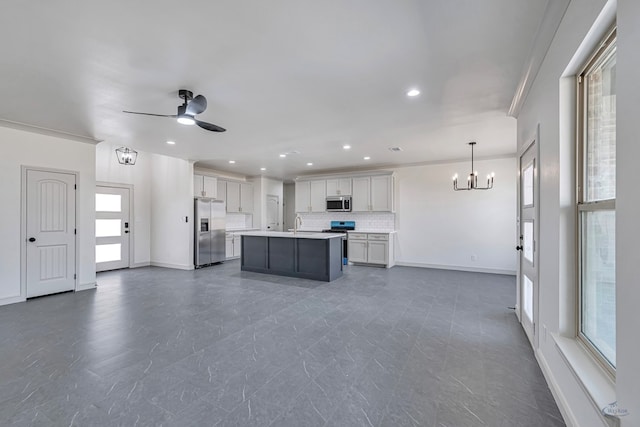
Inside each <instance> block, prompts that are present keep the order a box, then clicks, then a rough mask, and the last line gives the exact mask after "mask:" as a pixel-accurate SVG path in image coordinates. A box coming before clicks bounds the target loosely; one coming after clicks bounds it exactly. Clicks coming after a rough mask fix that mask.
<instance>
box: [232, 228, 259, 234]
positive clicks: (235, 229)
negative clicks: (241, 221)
mask: <svg viewBox="0 0 640 427" xmlns="http://www.w3.org/2000/svg"><path fill="white" fill-rule="evenodd" d="M255 230H260V229H259V228H257V227H255V228H227V229H226V231H228V232H229V233H235V232H237V231H255Z"/></svg>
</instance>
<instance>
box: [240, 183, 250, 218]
mask: <svg viewBox="0 0 640 427" xmlns="http://www.w3.org/2000/svg"><path fill="white" fill-rule="evenodd" d="M240 212H243V213H252V212H253V185H252V184H240Z"/></svg>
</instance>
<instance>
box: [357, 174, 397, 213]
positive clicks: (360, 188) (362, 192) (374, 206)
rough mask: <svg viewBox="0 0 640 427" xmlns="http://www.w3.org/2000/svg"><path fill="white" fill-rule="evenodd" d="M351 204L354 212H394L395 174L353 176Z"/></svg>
mask: <svg viewBox="0 0 640 427" xmlns="http://www.w3.org/2000/svg"><path fill="white" fill-rule="evenodd" d="M351 205H352V206H353V211H354V212H393V176H392V175H375V176H362V177H357V178H353V194H352V199H351Z"/></svg>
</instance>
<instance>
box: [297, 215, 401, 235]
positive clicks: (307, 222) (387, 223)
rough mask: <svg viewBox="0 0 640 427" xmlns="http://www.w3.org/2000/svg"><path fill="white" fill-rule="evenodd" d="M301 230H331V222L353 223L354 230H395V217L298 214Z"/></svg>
mask: <svg viewBox="0 0 640 427" xmlns="http://www.w3.org/2000/svg"><path fill="white" fill-rule="evenodd" d="M299 215H300V218H302V229H308V230H324V229H327V228H331V221H355V222H356V230H381V231H389V230H395V229H396V225H395V222H396V215H395V214H394V213H391V212H376V213H370V212H332V213H320V212H319V213H300V214H299Z"/></svg>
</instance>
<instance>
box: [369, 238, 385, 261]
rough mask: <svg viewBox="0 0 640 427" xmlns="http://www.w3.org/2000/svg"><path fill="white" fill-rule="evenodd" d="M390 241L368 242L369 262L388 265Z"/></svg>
mask: <svg viewBox="0 0 640 427" xmlns="http://www.w3.org/2000/svg"><path fill="white" fill-rule="evenodd" d="M387 248H388V243H387V242H384V241H373V242H372V241H369V242H367V262H369V263H371V264H383V265H387V261H388V259H387V258H388V257H387V253H388V252H389V251H388V250H387Z"/></svg>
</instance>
